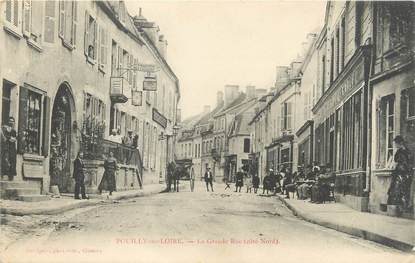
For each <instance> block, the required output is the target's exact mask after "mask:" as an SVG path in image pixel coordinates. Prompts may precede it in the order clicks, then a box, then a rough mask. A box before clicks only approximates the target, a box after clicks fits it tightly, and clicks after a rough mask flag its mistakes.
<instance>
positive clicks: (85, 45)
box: [84, 11, 89, 56]
mask: <svg viewBox="0 0 415 263" xmlns="http://www.w3.org/2000/svg"><path fill="white" fill-rule="evenodd" d="M88 45H89V14H88V11H85V35H84V53H85V55H86V56H88Z"/></svg>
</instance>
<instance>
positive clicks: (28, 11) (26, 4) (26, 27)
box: [23, 0, 32, 37]
mask: <svg viewBox="0 0 415 263" xmlns="http://www.w3.org/2000/svg"><path fill="white" fill-rule="evenodd" d="M31 4H32V2H31V0H25V1H23V35H25V36H27V37H30V29H31V21H32V17H31V15H32V8H31Z"/></svg>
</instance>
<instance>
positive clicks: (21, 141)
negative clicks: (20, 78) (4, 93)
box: [17, 87, 29, 154]
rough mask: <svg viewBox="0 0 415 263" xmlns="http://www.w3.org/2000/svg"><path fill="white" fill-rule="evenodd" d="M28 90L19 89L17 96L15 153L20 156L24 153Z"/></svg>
mask: <svg viewBox="0 0 415 263" xmlns="http://www.w3.org/2000/svg"><path fill="white" fill-rule="evenodd" d="M28 95H29V94H28V90H27V89H26V88H25V87H20V95H19V124H18V136H17V138H18V143H17V151H18V153H20V154H23V153H24V149H25V144H26V143H25V140H26V136H25V132H26V124H27V102H28Z"/></svg>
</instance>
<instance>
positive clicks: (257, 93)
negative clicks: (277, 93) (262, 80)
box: [255, 89, 267, 99]
mask: <svg viewBox="0 0 415 263" xmlns="http://www.w3.org/2000/svg"><path fill="white" fill-rule="evenodd" d="M265 94H267V90H266V89H255V97H256V98H258V99H259V98H261V97H262V96H264V95H265Z"/></svg>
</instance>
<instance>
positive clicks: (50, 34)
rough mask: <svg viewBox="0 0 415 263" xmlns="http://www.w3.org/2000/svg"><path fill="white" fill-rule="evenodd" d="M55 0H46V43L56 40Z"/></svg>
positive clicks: (44, 36)
mask: <svg viewBox="0 0 415 263" xmlns="http://www.w3.org/2000/svg"><path fill="white" fill-rule="evenodd" d="M55 12H56V5H55V1H45V28H44V35H43V41H44V42H46V43H54V42H55V21H56V13H55Z"/></svg>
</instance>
